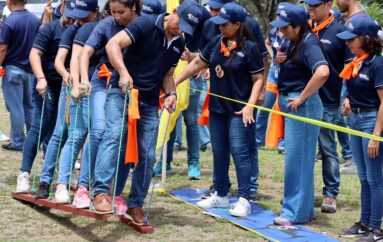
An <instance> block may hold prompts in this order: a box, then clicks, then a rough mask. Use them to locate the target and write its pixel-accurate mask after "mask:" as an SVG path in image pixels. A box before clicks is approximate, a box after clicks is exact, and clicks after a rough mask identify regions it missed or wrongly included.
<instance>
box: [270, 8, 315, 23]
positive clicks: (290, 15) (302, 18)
mask: <svg viewBox="0 0 383 242" xmlns="http://www.w3.org/2000/svg"><path fill="white" fill-rule="evenodd" d="M278 16H279V18H278V19H276V20H274V21H272V22H271V23H270V24H271V25H272V26H273V27H274V28H283V27H286V26H288V25H289V24H302V23H305V22H307V21H308V18H307V13H306V10H305V8H303V7H301V6H298V5H296V4H287V3H285V5H284V8H283V9H281V10H280V11H279V14H278Z"/></svg>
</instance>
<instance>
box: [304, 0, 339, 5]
mask: <svg viewBox="0 0 383 242" xmlns="http://www.w3.org/2000/svg"><path fill="white" fill-rule="evenodd" d="M302 2H304V3H306V4H308V5H318V4H321V3H327V2H332V0H303V1H301V3H302Z"/></svg>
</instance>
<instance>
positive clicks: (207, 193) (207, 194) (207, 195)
mask: <svg viewBox="0 0 383 242" xmlns="http://www.w3.org/2000/svg"><path fill="white" fill-rule="evenodd" d="M214 192H215V188H214V184H211V185H210V187H209V189H208V190H207V191H206V192H205V193H203V194H201V198H202V199H207V198H209V197H210V196H211V194H213V193H214Z"/></svg>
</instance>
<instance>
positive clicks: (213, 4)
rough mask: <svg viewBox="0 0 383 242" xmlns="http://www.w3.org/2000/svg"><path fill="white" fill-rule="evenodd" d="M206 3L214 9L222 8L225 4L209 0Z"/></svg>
mask: <svg viewBox="0 0 383 242" xmlns="http://www.w3.org/2000/svg"><path fill="white" fill-rule="evenodd" d="M206 4H207V5H208V6H209V7H211V8H212V9H220V8H222V6H223V4H221V3H219V2H216V1H208V2H207V3H206Z"/></svg>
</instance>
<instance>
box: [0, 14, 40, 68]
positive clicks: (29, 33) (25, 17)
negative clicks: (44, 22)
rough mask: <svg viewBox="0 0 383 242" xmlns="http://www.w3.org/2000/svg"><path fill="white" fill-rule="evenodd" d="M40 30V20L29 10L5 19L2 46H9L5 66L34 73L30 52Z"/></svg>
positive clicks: (1, 33) (0, 38) (0, 34)
mask: <svg viewBox="0 0 383 242" xmlns="http://www.w3.org/2000/svg"><path fill="white" fill-rule="evenodd" d="M39 28H40V20H39V19H38V18H37V17H36V16H35V15H34V14H33V13H31V12H29V11H28V10H17V11H13V12H12V13H11V14H10V15H9V16H8V17H7V18H5V20H4V22H3V24H2V28H1V32H0V44H1V45H8V50H7V54H6V56H5V59H4V62H3V64H2V65H3V66H6V65H13V66H17V67H19V68H22V69H24V70H25V71H28V72H32V70H31V66H30V65H29V52H30V51H31V49H32V45H33V41H35V38H36V35H37V33H38V32H39Z"/></svg>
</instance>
